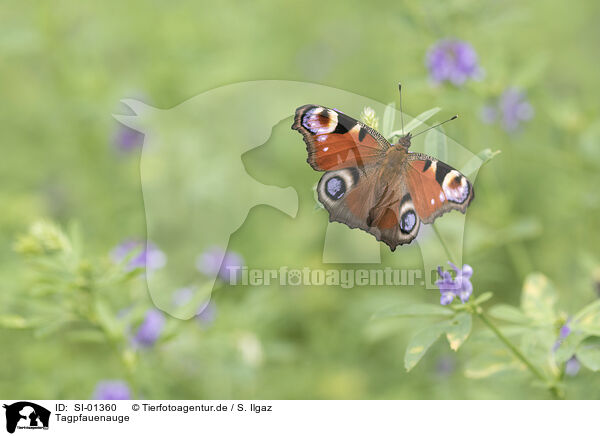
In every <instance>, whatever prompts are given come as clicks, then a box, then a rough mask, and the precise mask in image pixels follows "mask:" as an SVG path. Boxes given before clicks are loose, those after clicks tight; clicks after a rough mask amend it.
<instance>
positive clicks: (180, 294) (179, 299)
mask: <svg viewBox="0 0 600 436" xmlns="http://www.w3.org/2000/svg"><path fill="white" fill-rule="evenodd" d="M193 296H194V291H193V289H192V288H181V289H178V290H177V291H175V293H174V294H173V303H174V304H175V306H177V307H180V306H183V305H185V304H188V303H189V302H190V301H191V299H192V297H193ZM216 315H217V310H216V306H215V304H214V303H213V302H212V301H210V300H207V301H205V302H203V303H200V304H199V305H198V309H197V310H196V316H195V318H196V319H197V320H198V322H200V324H202V325H205V326H207V325H210V324H212V323H213V321H214V320H215V318H216Z"/></svg>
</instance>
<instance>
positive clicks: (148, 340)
mask: <svg viewBox="0 0 600 436" xmlns="http://www.w3.org/2000/svg"><path fill="white" fill-rule="evenodd" d="M165 323H166V318H165V315H163V313H162V312H161V311H160V310H158V309H149V310H148V311H147V312H146V317H145V318H144V321H142V324H140V326H139V328H138V330H137V332H136V333H135V336H134V337H133V342H134V344H136V345H139V346H142V347H150V346H152V345H154V343H155V342H156V341H157V340H158V338H159V337H160V334H161V332H162V330H163V328H164V326H165Z"/></svg>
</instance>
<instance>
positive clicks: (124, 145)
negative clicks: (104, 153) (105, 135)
mask: <svg viewBox="0 0 600 436" xmlns="http://www.w3.org/2000/svg"><path fill="white" fill-rule="evenodd" d="M114 144H115V146H116V147H117V148H118V149H119V150H121V151H124V152H129V151H132V150H133V149H135V148H138V147H141V146H142V145H143V144H144V134H143V133H141V132H138V131H137V130H135V129H132V128H131V127H127V126H125V125H124V124H119V127H118V129H117V131H116V133H115V137H114Z"/></svg>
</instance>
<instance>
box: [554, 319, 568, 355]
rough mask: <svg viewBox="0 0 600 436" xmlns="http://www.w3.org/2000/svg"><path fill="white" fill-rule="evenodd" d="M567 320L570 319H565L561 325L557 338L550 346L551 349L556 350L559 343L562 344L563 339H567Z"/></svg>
mask: <svg viewBox="0 0 600 436" xmlns="http://www.w3.org/2000/svg"><path fill="white" fill-rule="evenodd" d="M569 322H570V319H567V321H566V322H565V323H564V324H563V325H562V327H561V328H560V330H559V331H558V339H557V340H556V342H555V343H554V346H553V347H552V351H556V350H558V347H560V344H562V343H563V341H564V340H565V339H567V336H569V335H570V334H571V327H570V326H569Z"/></svg>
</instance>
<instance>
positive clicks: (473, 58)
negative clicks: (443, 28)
mask: <svg viewBox="0 0 600 436" xmlns="http://www.w3.org/2000/svg"><path fill="white" fill-rule="evenodd" d="M426 64H427V68H428V69H429V74H430V76H431V79H432V80H433V82H434V83H436V84H438V83H442V82H444V81H449V82H450V83H452V84H454V85H457V86H458V85H462V84H463V83H465V82H466V81H467V80H468V79H478V78H480V77H481V75H482V71H481V68H480V67H479V64H478V62H477V53H475V50H474V49H473V46H472V45H471V44H469V43H468V42H465V41H460V40H458V39H442V40H440V41H438V42H437V43H436V44H435V45H434V46H433V47H431V48H430V49H429V51H428V52H427V57H426Z"/></svg>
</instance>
